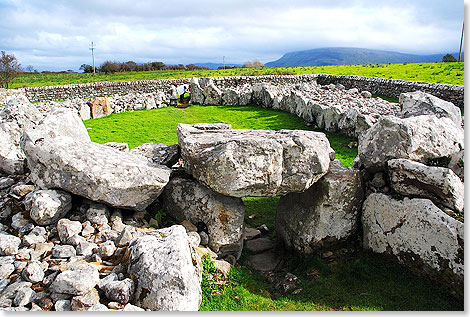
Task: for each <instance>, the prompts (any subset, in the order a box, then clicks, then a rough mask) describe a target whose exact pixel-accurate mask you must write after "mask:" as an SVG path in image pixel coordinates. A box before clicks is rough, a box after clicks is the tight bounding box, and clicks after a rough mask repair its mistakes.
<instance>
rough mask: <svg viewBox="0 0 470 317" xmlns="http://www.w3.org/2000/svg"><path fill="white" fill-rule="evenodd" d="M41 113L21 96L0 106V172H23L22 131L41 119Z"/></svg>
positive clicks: (24, 163) (24, 162)
mask: <svg viewBox="0 0 470 317" xmlns="http://www.w3.org/2000/svg"><path fill="white" fill-rule="evenodd" d="M42 117H43V116H42V114H41V113H40V112H39V110H38V109H37V108H36V107H35V106H33V105H32V104H31V103H30V102H29V100H28V99H27V98H26V97H25V96H23V95H19V96H18V97H15V98H12V99H10V101H9V102H8V103H7V105H6V106H5V107H2V108H0V172H3V173H6V174H12V175H13V174H24V172H25V165H26V160H25V155H24V153H23V150H22V149H21V146H20V141H21V136H22V135H23V131H24V130H25V129H27V128H30V127H31V126H34V125H35V124H37V123H38V122H39V121H40V120H41V119H42Z"/></svg>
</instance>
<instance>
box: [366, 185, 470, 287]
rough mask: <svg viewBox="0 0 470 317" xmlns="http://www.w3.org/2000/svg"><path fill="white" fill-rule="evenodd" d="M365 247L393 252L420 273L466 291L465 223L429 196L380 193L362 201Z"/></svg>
mask: <svg viewBox="0 0 470 317" xmlns="http://www.w3.org/2000/svg"><path fill="white" fill-rule="evenodd" d="M362 224H363V230H364V240H363V241H364V248H366V249H369V250H372V251H373V252H376V253H386V254H390V255H392V256H394V257H396V258H397V259H398V261H399V262H400V263H402V264H404V265H406V266H408V267H409V268H411V269H412V270H414V271H415V272H416V273H417V274H421V275H423V274H424V275H426V276H429V277H432V278H436V279H440V280H445V281H447V282H449V283H450V284H451V285H453V286H454V289H455V290H457V291H458V292H459V293H462V294H463V279H464V224H463V223H461V222H460V221H458V220H455V219H454V218H452V217H450V216H448V215H447V214H446V213H444V212H443V211H442V210H440V209H439V208H437V207H436V206H435V205H434V204H433V203H432V202H431V201H430V200H428V199H421V198H414V199H409V198H406V197H405V198H404V199H403V200H396V199H393V198H391V197H390V196H387V195H385V194H381V193H374V194H371V195H369V196H368V197H367V199H366V200H365V202H364V205H363V214H362Z"/></svg>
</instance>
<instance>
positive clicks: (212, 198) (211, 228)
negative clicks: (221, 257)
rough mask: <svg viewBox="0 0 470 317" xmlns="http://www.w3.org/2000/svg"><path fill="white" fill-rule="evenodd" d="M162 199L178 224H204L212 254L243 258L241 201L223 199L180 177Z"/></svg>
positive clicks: (166, 190) (217, 194)
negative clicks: (188, 222) (241, 256)
mask: <svg viewBox="0 0 470 317" xmlns="http://www.w3.org/2000/svg"><path fill="white" fill-rule="evenodd" d="M161 200H162V202H163V209H164V210H165V212H166V214H167V215H170V216H172V217H174V218H175V219H176V220H177V221H178V222H180V223H181V222H182V221H184V220H188V221H190V222H191V223H200V222H202V223H204V224H205V225H206V227H207V233H208V235H209V246H210V248H211V249H212V250H213V251H215V252H217V253H219V254H232V255H234V256H235V257H236V258H238V257H239V256H240V253H241V250H242V247H243V230H244V216H245V206H244V205H243V201H242V200H241V198H235V197H228V196H224V195H222V194H219V193H216V192H214V191H212V190H211V189H209V188H207V187H205V186H202V185H201V184H199V183H198V182H197V181H195V180H192V179H185V178H179V177H177V178H173V179H172V180H170V182H169V183H168V185H167V186H166V187H165V190H164V191H163V193H162V195H161ZM196 235H197V234H196ZM198 245H199V243H198ZM196 247H197V245H196Z"/></svg>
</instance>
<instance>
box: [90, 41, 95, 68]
mask: <svg viewBox="0 0 470 317" xmlns="http://www.w3.org/2000/svg"><path fill="white" fill-rule="evenodd" d="M94 50H95V45H94V44H93V42H91V45H90V51H91V57H92V58H93V76H95V74H96V72H95V53H94Z"/></svg>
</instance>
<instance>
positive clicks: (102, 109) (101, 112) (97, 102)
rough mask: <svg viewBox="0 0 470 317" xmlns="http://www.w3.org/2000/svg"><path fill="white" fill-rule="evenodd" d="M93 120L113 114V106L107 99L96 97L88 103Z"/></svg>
mask: <svg viewBox="0 0 470 317" xmlns="http://www.w3.org/2000/svg"><path fill="white" fill-rule="evenodd" d="M88 105H89V106H90V109H91V117H92V118H93V119H97V118H102V117H106V116H109V115H110V114H111V111H112V110H111V105H110V103H109V100H108V99H107V98H106V97H96V98H93V99H90V100H89V101H88Z"/></svg>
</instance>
